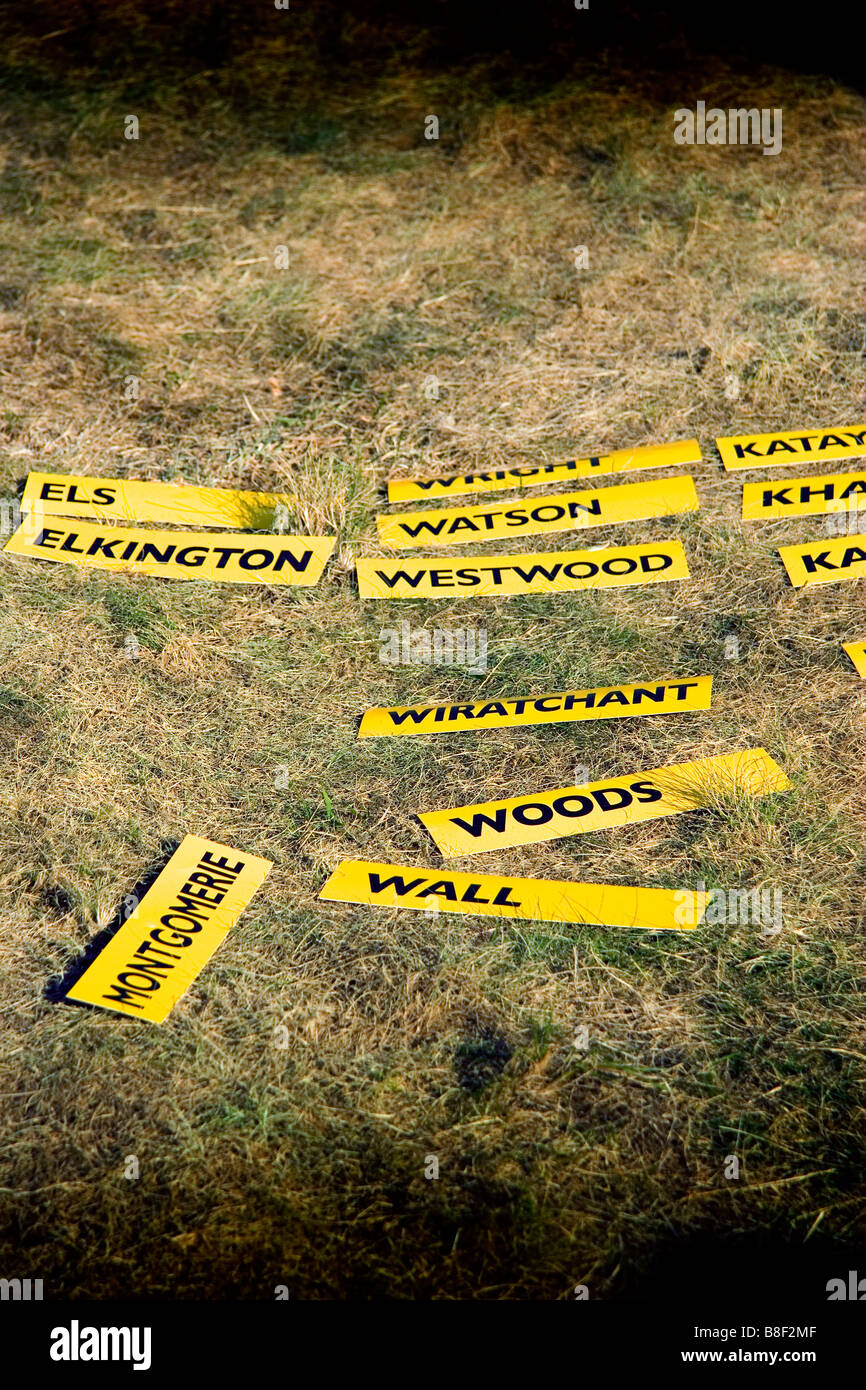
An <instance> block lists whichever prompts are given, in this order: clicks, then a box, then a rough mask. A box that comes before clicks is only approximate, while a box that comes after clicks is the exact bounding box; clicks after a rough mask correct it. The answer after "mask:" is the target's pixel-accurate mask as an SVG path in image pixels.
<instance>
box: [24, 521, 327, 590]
mask: <svg viewBox="0 0 866 1390" xmlns="http://www.w3.org/2000/svg"><path fill="white" fill-rule="evenodd" d="M334 539H335V538H334V537H333V536H242V535H237V534H236V533H235V534H232V533H231V532H228V533H227V534H226V535H222V534H221V533H220V532H218V531H202V532H197V531H142V530H139V529H137V528H134V527H127V526H91V525H89V524H88V523H87V522H86V521H64V520H63V518H62V517H57V518H56V520H55V519H54V518H53V517H52V518H51V525H50V526H41V525H39V526H33V525H32V524H31V522H30V520H29V518H27V517H25V518H24V520H23V521H22V523H21V525H20V526H19V527H18V530H17V531H16V532H15V533H14V534H13V535H12V536H10V538H9V540H8V541H7V542H6V545H5V547H4V551H5V553H6V554H7V555H27V556H29V557H30V558H31V559H36V560H61V561H64V562H65V563H66V564H71V565H93V566H94V567H95V568H96V569H102V570H129V571H131V572H132V573H134V574H155V575H158V576H159V577H160V578H162V579H212V580H214V581H216V582H217V583H223V584H303V585H311V584H317V583H318V581H319V579H320V578H321V575H322V570H323V569H324V568H325V561H326V560H327V558H328V556H329V555H330V553H331V551H332V550H333V548H334Z"/></svg>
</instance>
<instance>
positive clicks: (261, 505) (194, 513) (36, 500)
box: [21, 473, 294, 531]
mask: <svg viewBox="0 0 866 1390" xmlns="http://www.w3.org/2000/svg"><path fill="white" fill-rule="evenodd" d="M278 503H281V504H282V505H283V506H286V507H294V498H292V497H291V496H290V495H289V494H288V493H273V492H243V491H241V490H239V489H238V488H230V487H191V486H188V485H187V484H186V483H143V482H136V481H130V480H129V479H125V478H87V477H79V476H76V475H71V474H68V473H31V474H30V476H29V477H28V479H27V483H26V486H25V488H24V494H23V496H22V498H21V507H22V510H23V511H35V512H36V513H37V515H38V514H39V512H40V510H41V513H42V514H43V515H45V516H80V517H84V518H85V519H86V520H88V521H101V520H102V518H103V517H108V518H110V519H113V520H115V521H165V522H169V523H170V522H174V523H176V524H179V525H183V526H239V527H245V528H246V529H247V530H248V531H262V530H270V528H271V526H272V525H273V521H274V516H275V514H276V509H277V504H278Z"/></svg>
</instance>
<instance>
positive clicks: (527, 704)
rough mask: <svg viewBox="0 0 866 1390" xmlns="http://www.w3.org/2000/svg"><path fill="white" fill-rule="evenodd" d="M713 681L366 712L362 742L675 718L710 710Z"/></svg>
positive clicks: (704, 678)
mask: <svg viewBox="0 0 866 1390" xmlns="http://www.w3.org/2000/svg"><path fill="white" fill-rule="evenodd" d="M712 688H713V678H712V676H696V677H694V678H692V679H691V680H688V679H686V680H682V681H661V682H658V683H647V684H646V685H609V686H597V687H596V688H595V689H593V690H561V691H558V692H557V693H555V694H552V695H536V696H533V695H527V696H523V697H521V698H519V699H515V698H514V697H511V696H509V697H503V698H502V699H500V700H475V701H473V702H472V703H470V704H466V705H407V706H402V707H397V708H396V709H388V708H387V707H376V708H373V709H368V710H365V711H364V714H363V716H362V718H361V726H360V728H359V729H358V737H359V738H383V737H385V736H388V735H390V736H392V737H396V736H398V735H399V736H403V737H405V736H406V735H408V734H449V733H457V732H462V731H463V730H466V729H469V730H474V729H502V728H508V727H512V726H514V725H519V724H563V723H568V722H570V721H572V720H577V719H624V718H626V717H627V716H629V715H639V714H675V713H677V712H678V711H680V710H697V709H709V707H710V694H711V691H712Z"/></svg>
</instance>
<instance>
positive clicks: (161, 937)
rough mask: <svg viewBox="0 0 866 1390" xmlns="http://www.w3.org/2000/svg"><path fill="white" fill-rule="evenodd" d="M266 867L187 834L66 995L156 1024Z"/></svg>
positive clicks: (267, 862) (230, 924) (203, 962)
mask: <svg viewBox="0 0 866 1390" xmlns="http://www.w3.org/2000/svg"><path fill="white" fill-rule="evenodd" d="M271 867H272V865H271V861H270V860H269V859H260V858H259V857H258V855H255V854H243V853H241V852H240V851H239V850H236V849H232V848H231V847H230V846H229V845H220V844H216V843H214V841H212V840H203V839H201V838H200V837H199V836H198V835H187V836H186V837H185V838H184V840H183V841H182V843H181V844H180V845H179V847H178V848H177V850H175V852H174V854H173V855H172V857H171V859H169V861H168V863H167V864H166V866H165V868H164V869H163V871H162V873H161V874H160V875H159V877H158V878H157V879H156V880H155V882H154V883H153V884H152V885H151V887H150V888H148V890H147V892H146V893H145V895H144V897H143V898H142V900H141V902H140V903H139V904H138V907H137V908H136V909H135V911H134V912H133V913H132V914H131V916H130V917H129V918H128V919H127V921H126V922H124V924H123V926H122V927H121V928H120V930H119V931H118V932H117V933H116V934H115V935H114V936H113V937H112V938H111V940H110V941H109V942H108V944H107V946H105V948H104V949H103V950H102V951H100V953H99V955H98V956H97V957H96V959H95V960H94V961H93V963H92V964H91V965H89V966H88V968H87V970H85V972H84V974H83V975H82V976H81V978H80V979H79V980H78V981H77V982H76V983H75V984H74V985H73V987H72V988H71V989H70V990H69V992H68V995H67V997H68V998H69V999H75V1000H77V1001H78V1002H79V1003H82V1004H97V1005H98V1006H99V1007H100V1008H102V1009H112V1010H114V1012H115V1013H121V1014H130V1015H131V1016H132V1017H133V1018H146V1019H148V1020H149V1021H150V1022H151V1023H162V1022H163V1021H164V1019H165V1018H166V1017H167V1016H168V1014H169V1013H170V1012H171V1010H172V1009H173V1008H174V1005H175V1004H176V1003H177V1001H178V999H180V997H181V995H182V994H185V993H186V991H187V990H188V989H189V986H190V985H191V984H192V982H193V980H194V979H195V977H196V976H197V975H198V974H199V972H200V970H201V969H202V967H203V966H204V965H206V964H207V962H208V961H209V960H210V958H211V956H212V955H213V953H214V951H215V950H216V949H217V947H218V946H219V944H220V942H221V941H222V940H223V938H224V937H225V936H226V934H227V933H228V931H229V930H230V929H231V927H233V926H234V924H235V922H236V921H237V920H238V918H239V917H240V915H241V912H242V911H243V909H244V908H245V907H246V905H247V903H248V902H249V900H250V898H251V897H252V896H253V894H254V893H255V892H256V890H257V889H258V888H260V887H261V885H262V883H263V882H264V880H265V878H266V876H267V874H268V871H269V870H270V868H271Z"/></svg>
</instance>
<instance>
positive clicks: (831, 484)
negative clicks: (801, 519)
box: [743, 473, 866, 521]
mask: <svg viewBox="0 0 866 1390" xmlns="http://www.w3.org/2000/svg"><path fill="white" fill-rule="evenodd" d="M864 494H866V473H818V474H816V475H815V477H812V478H794V480H793V481H792V482H790V483H744V484H743V520H744V521H759V520H760V519H761V517H765V516H774V517H775V516H819V515H821V514H822V513H824V512H842V513H843V514H844V513H846V512H851V511H856V510H857V509H858V508H859V507H861V506H862V507H863V508H864V510H866V501H864V502H862V503H861V501H860V498H861V497H863V496H864Z"/></svg>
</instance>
